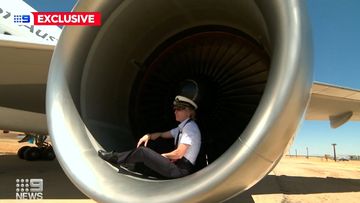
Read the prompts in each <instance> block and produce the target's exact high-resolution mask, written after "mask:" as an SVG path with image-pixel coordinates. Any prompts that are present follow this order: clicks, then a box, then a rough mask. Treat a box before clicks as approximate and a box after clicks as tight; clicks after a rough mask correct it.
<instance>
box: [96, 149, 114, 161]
mask: <svg viewBox="0 0 360 203" xmlns="http://www.w3.org/2000/svg"><path fill="white" fill-rule="evenodd" d="M98 155H99V157H100V158H102V159H104V160H105V161H107V162H110V163H113V164H115V163H116V162H117V158H116V156H115V155H114V152H107V151H105V150H99V151H98Z"/></svg>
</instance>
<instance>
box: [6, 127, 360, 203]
mask: <svg viewBox="0 0 360 203" xmlns="http://www.w3.org/2000/svg"><path fill="white" fill-rule="evenodd" d="M1 132H2V131H0V203H2V202H33V201H28V200H25V201H20V200H15V180H16V179H18V178H43V180H44V192H43V198H44V199H43V200H38V201H37V202H40V201H41V202H94V201H93V200H90V199H88V198H87V197H86V196H85V195H84V194H82V193H81V192H80V191H79V190H78V189H77V188H76V187H75V186H74V185H73V184H72V183H71V182H70V180H69V179H68V178H67V177H66V175H65V174H64V172H63V171H62V169H61V167H60V165H59V163H58V162H57V161H56V159H55V160H54V161H32V162H30V161H25V160H21V159H19V158H17V156H16V152H17V150H18V149H19V148H20V147H21V146H23V145H29V144H28V143H25V144H19V143H17V140H19V138H18V137H17V135H18V134H19V133H14V132H10V133H6V134H4V133H1ZM359 201H360V161H345V162H344V161H341V162H334V161H333V160H325V159H323V158H317V157H310V158H309V159H306V158H305V157H284V158H283V159H282V160H281V161H280V162H279V164H278V165H277V166H276V167H275V168H274V170H273V171H272V172H270V173H269V175H267V176H266V177H265V178H264V179H262V180H261V181H260V182H259V183H257V184H256V185H255V186H254V187H252V188H250V189H249V190H248V191H246V192H244V193H242V194H241V195H239V196H237V197H235V198H234V199H232V200H230V201H227V202H226V203H235V202H236V203H238V202H241V203H242V202H245V203H253V202H256V203H270V202H274V203H298V202H299V203H300V202H301V203H303V202H311V203H312V202H317V203H318V202H320V203H325V202H331V203H333V202H335V203H336V202H339V203H340V202H341V203H342V202H346V203H352V202H353V203H357V202H359Z"/></svg>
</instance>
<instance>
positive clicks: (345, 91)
mask: <svg viewBox="0 0 360 203" xmlns="http://www.w3.org/2000/svg"><path fill="white" fill-rule="evenodd" d="M305 119H307V120H330V125H331V127H332V128H337V127H339V126H341V125H342V124H344V123H346V122H347V121H360V90H355V89H350V88H345V87H339V86H334V85H330V84H325V83H318V82H315V83H314V84H313V86H312V92H311V100H310V104H309V106H308V109H307V112H306V116H305Z"/></svg>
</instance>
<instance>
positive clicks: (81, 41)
mask: <svg viewBox="0 0 360 203" xmlns="http://www.w3.org/2000/svg"><path fill="white" fill-rule="evenodd" d="M74 11H99V12H101V14H102V26H101V27H66V28H65V29H64V30H63V32H62V35H61V37H60V40H59V42H58V45H57V47H56V49H55V51H54V55H53V58H52V61H51V66H50V71H49V78H48V86H47V96H46V97H47V101H46V104H47V108H46V110H47V116H48V126H49V131H50V135H51V136H52V142H53V145H54V149H55V152H56V155H57V158H58V160H59V162H60V165H61V166H62V168H63V169H64V171H65V173H66V174H67V175H68V177H69V178H70V179H71V181H72V182H73V183H74V184H75V185H76V186H77V187H78V188H79V189H80V190H81V191H82V192H84V193H85V194H86V195H88V196H89V197H91V198H93V199H95V200H96V201H99V202H143V201H144V199H146V201H147V202H209V201H211V202H218V201H223V200H226V199H228V198H231V197H232V196H234V195H236V194H238V193H241V192H242V191H244V190H246V189H248V188H250V187H251V186H253V185H254V184H255V183H256V182H258V181H259V180H261V178H263V177H264V176H265V175H266V174H267V173H268V172H269V171H270V170H271V169H272V168H273V167H274V166H275V165H276V163H277V162H278V160H279V159H280V158H281V157H282V155H283V152H284V150H285V148H286V147H287V146H288V143H289V142H290V141H291V139H292V137H293V135H294V132H295V131H296V129H297V126H298V123H299V122H300V121H301V119H302V116H303V113H304V110H305V109H306V105H307V103H308V99H309V95H310V88H311V84H312V67H311V63H312V52H311V48H312V47H311V40H310V28H309V25H308V19H307V14H306V7H305V5H304V2H303V1H301V0H289V1H280V0H271V1H270V0H259V1H253V0H246V1H245V0H241V1H239V0H229V1H212V0H197V1H191V0H182V1H167V0H157V1H145V2H144V1H140V0H132V1H95V0H93V1H80V2H78V4H77V6H76V7H75V9H74ZM188 79H191V80H195V81H196V82H197V83H198V84H199V92H200V100H199V106H200V107H199V111H198V123H199V126H200V129H201V131H202V139H203V143H204V146H203V148H204V149H203V151H204V153H205V154H207V155H208V161H209V162H210V164H209V165H208V166H206V167H204V168H203V169H201V170H199V171H197V172H196V173H194V174H191V175H189V176H187V177H183V178H179V179H174V180H150V179H146V178H137V177H132V176H128V175H123V174H118V173H117V172H116V171H115V170H114V169H113V168H112V167H111V166H109V165H108V164H107V163H106V162H104V161H102V160H101V159H100V158H99V157H98V156H97V150H99V149H101V148H104V149H107V150H110V149H115V150H118V151H122V150H127V149H129V148H132V147H134V146H135V142H136V141H137V139H138V138H139V136H142V135H143V134H144V133H147V132H154V131H159V130H167V129H169V128H171V127H174V126H175V125H176V123H174V122H173V121H172V120H174V119H173V112H172V109H171V104H172V100H173V99H174V97H175V95H176V94H177V92H178V90H179V88H181V84H182V83H183V82H184V81H186V80H188Z"/></svg>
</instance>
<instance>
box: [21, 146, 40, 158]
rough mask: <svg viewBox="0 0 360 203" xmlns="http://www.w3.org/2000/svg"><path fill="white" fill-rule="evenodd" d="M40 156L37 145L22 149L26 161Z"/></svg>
mask: <svg viewBox="0 0 360 203" xmlns="http://www.w3.org/2000/svg"><path fill="white" fill-rule="evenodd" d="M39 158H40V149H39V148H38V147H30V148H28V149H26V150H25V151H24V159H25V160H28V161H34V160H38V159H39Z"/></svg>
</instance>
